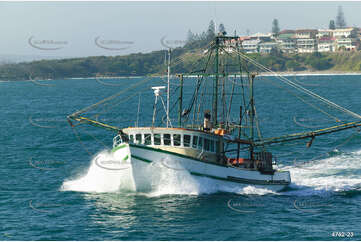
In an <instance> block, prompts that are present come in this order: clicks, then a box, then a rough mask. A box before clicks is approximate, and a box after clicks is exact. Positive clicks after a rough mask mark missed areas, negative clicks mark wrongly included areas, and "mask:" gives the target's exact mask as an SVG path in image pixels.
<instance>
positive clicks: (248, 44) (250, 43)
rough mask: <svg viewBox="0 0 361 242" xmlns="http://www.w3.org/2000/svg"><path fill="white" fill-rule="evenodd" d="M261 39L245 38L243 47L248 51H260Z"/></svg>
mask: <svg viewBox="0 0 361 242" xmlns="http://www.w3.org/2000/svg"><path fill="white" fill-rule="evenodd" d="M260 42H261V41H260V40H244V41H243V42H242V48H243V50H244V51H245V52H246V53H258V52H259V46H258V45H259V43H260Z"/></svg>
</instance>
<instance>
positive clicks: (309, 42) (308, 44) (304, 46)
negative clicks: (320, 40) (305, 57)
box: [297, 38, 317, 53]
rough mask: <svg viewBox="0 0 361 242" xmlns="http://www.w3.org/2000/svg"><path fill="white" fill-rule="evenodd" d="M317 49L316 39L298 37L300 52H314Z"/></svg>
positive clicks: (298, 49) (298, 50)
mask: <svg viewBox="0 0 361 242" xmlns="http://www.w3.org/2000/svg"><path fill="white" fill-rule="evenodd" d="M316 51H317V42H316V39H311V38H305V39H297V52H298V53H313V52H316Z"/></svg>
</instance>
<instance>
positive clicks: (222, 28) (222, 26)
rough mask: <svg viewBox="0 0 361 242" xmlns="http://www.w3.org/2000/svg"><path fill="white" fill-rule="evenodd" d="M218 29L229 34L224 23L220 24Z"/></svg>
mask: <svg viewBox="0 0 361 242" xmlns="http://www.w3.org/2000/svg"><path fill="white" fill-rule="evenodd" d="M218 31H219V32H220V33H222V34H224V35H226V34H227V31H226V28H225V27H224V25H223V24H222V23H221V24H220V25H219V27H218Z"/></svg>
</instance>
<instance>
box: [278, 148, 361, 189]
mask: <svg viewBox="0 0 361 242" xmlns="http://www.w3.org/2000/svg"><path fill="white" fill-rule="evenodd" d="M335 153H336V155H334V156H331V157H328V158H325V159H319V160H313V161H310V162H305V163H301V164H300V163H299V162H295V164H294V165H292V166H285V167H282V169H285V170H289V171H290V172H291V177H292V183H291V185H290V189H289V191H287V192H284V193H283V194H287V195H297V196H309V195H322V194H325V193H333V192H347V191H353V190H359V189H360V188H361V150H359V151H355V152H349V153H343V152H338V151H335Z"/></svg>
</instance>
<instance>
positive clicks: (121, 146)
mask: <svg viewBox="0 0 361 242" xmlns="http://www.w3.org/2000/svg"><path fill="white" fill-rule="evenodd" d="M125 147H127V145H126V144H123V145H119V146H117V147H114V148H113V149H112V152H113V153H114V152H115V151H117V150H120V149H123V148H125Z"/></svg>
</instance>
